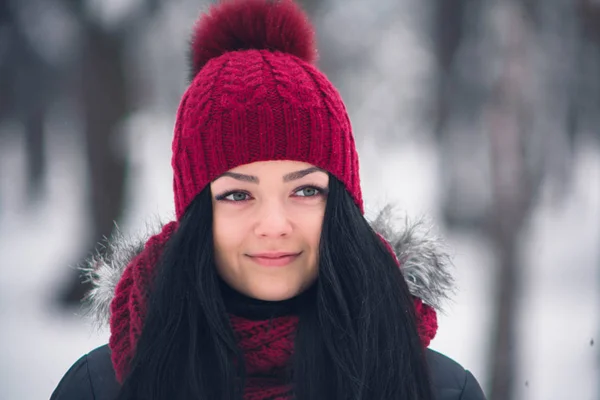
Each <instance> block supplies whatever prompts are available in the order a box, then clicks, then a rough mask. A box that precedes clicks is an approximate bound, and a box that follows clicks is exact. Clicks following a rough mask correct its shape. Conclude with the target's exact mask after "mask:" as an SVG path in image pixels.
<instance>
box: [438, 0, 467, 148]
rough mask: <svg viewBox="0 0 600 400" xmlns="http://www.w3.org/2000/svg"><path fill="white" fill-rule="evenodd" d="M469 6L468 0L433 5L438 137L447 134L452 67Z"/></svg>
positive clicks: (445, 0)
mask: <svg viewBox="0 0 600 400" xmlns="http://www.w3.org/2000/svg"><path fill="white" fill-rule="evenodd" d="M465 7H466V1H465V0H435V1H434V5H433V9H434V13H433V14H434V17H433V24H434V27H433V29H434V34H433V36H434V43H435V54H436V56H437V64H438V76H437V82H436V87H435V91H436V93H435V100H436V107H435V111H436V114H435V127H434V133H435V134H436V135H437V136H438V139H439V138H440V136H442V135H443V133H444V130H445V128H446V123H447V120H448V115H449V112H450V111H449V107H450V103H451V101H452V100H451V99H452V91H451V86H452V83H453V77H452V72H451V68H452V65H453V63H454V61H455V58H456V57H455V56H456V53H457V51H458V49H459V47H460V44H461V42H462V40H463V35H464V24H463V18H464V16H465Z"/></svg>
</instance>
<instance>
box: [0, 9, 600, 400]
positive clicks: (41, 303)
mask: <svg viewBox="0 0 600 400" xmlns="http://www.w3.org/2000/svg"><path fill="white" fill-rule="evenodd" d="M117 3H118V2H115V1H111V2H94V4H96V5H98V6H100V5H101V4H117ZM375 3H377V6H378V7H382V10H383V11H382V10H379V11H377V10H376V9H375V8H373V7H374V6H373V5H372V4H370V3H366V2H363V1H362V0H344V1H332V2H331V3H330V5H331V7H330V9H329V11H327V14H324V15H323V16H322V19H323V20H324V21H326V22H327V23H322V25H323V27H322V30H321V32H324V33H325V34H326V35H330V36H331V37H332V39H330V40H329V48H335V49H336V51H339V52H343V51H350V50H352V49H354V51H356V52H358V53H359V54H361V55H362V54H363V53H362V52H363V50H365V51H366V50H369V52H368V53H365V54H367V56H365V57H362V56H361V57H360V58H361V61H362V62H365V60H366V59H370V60H371V61H372V63H371V64H369V65H366V63H365V65H363V66H362V67H364V68H365V69H367V70H366V71H362V70H361V71H360V73H358V72H357V71H356V70H354V69H352V68H348V71H342V73H341V78H339V76H338V79H341V80H343V81H346V83H348V82H351V83H352V84H351V85H348V84H347V85H346V86H345V92H344V93H343V94H344V95H345V96H347V97H348V99H349V100H350V101H349V109H350V111H351V115H352V116H353V124H354V128H355V131H357V132H362V133H363V135H362V137H363V138H364V137H365V136H367V135H368V134H373V133H374V132H375V133H376V132H380V133H381V132H390V133H392V134H393V135H394V136H396V137H401V138H403V139H404V142H403V143H402V145H401V146H400V145H399V146H398V148H394V149H389V150H388V151H387V153H385V154H383V155H382V154H381V148H382V146H381V144H379V145H376V144H375V143H373V141H369V140H366V139H365V140H364V141H361V142H360V143H359V151H360V153H361V168H362V179H363V191H364V193H365V199H366V202H367V211H368V212H373V211H376V210H377V209H378V208H379V206H381V205H383V204H386V203H388V202H394V203H396V204H397V206H398V209H399V210H400V211H402V212H406V214H407V215H408V216H409V217H412V218H418V217H420V216H421V215H422V214H426V215H428V216H430V217H431V219H432V220H433V222H434V223H435V222H436V221H439V215H438V212H439V199H440V192H439V189H438V188H439V187H440V186H441V185H440V182H439V177H438V173H437V172H438V169H439V164H438V163H439V159H438V156H437V153H436V151H435V149H434V147H433V146H431V144H429V143H427V141H426V140H425V139H423V138H420V140H419V141H418V142H415V141H411V138H412V137H414V136H416V135H415V132H420V131H422V130H424V128H423V123H424V122H423V120H422V118H423V113H422V112H421V110H422V108H423V107H424V106H426V104H424V103H423V99H424V97H423V96H424V91H425V88H426V85H427V82H428V81H429V80H430V78H431V74H430V72H431V68H432V60H431V54H430V51H429V50H428V49H427V46H428V45H427V44H426V42H427V40H426V38H425V36H424V34H423V30H424V28H423V26H424V22H423V19H422V18H424V17H423V15H422V13H421V11H419V10H420V7H417V5H419V6H420V4H421V2H418V0H403V1H393V0H389V1H383V0H381V1H378V2H375ZM165 4H167V3H165ZM168 4H169V6H168V7H165V11H164V12H163V14H164V15H163V16H162V17H161V18H158V19H157V20H156V21H155V22H153V23H152V24H149V26H148V32H146V33H145V35H146V36H147V43H146V44H145V45H143V46H139V48H138V49H137V51H138V52H139V54H134V55H132V58H135V57H139V59H140V60H142V62H141V64H143V68H142V69H141V73H142V74H143V79H144V81H145V82H147V83H148V84H149V85H151V86H152V87H151V88H150V89H148V90H149V93H150V94H149V96H150V97H152V96H153V95H154V96H155V97H156V100H154V101H153V102H151V103H152V104H146V105H145V106H147V107H149V108H152V107H154V109H153V111H147V110H145V111H143V112H140V113H138V114H135V115H133V116H132V117H131V120H129V121H127V122H126V124H125V125H124V127H125V131H126V132H127V134H126V135H124V138H126V143H125V146H127V145H129V147H128V148H129V149H133V148H135V151H131V150H129V151H128V152H129V154H130V155H131V157H132V158H131V159H132V163H133V164H132V168H131V171H130V173H129V175H128V179H129V181H128V190H129V192H128V199H127V205H126V213H125V218H124V221H122V222H121V229H122V230H123V231H124V232H125V233H128V232H135V231H139V230H143V229H144V228H145V226H146V224H147V223H148V222H154V221H155V220H156V219H157V217H159V218H162V219H163V220H166V219H168V218H170V217H171V216H172V214H173V211H172V198H171V196H172V195H171V172H170V168H169V165H170V153H169V150H170V133H171V132H172V125H173V115H171V114H169V115H161V113H160V112H156V111H155V110H156V109H170V108H171V107H172V104H171V103H172V101H173V99H174V98H178V96H179V90H180V89H181V86H182V85H183V84H182V82H180V81H179V80H178V79H179V77H180V76H183V72H182V71H184V70H185V65H183V62H179V61H176V60H182V59H183V54H184V50H185V49H184V48H183V47H184V46H185V43H186V41H185V38H186V37H187V35H188V33H189V32H188V30H187V27H189V26H191V22H192V20H193V17H194V15H195V10H196V9H197V7H198V5H197V1H196V0H185V1H184V2H172V3H168ZM182 4H185V5H182ZM367 4H368V5H367ZM351 5H352V7H351ZM361 7H362V8H361ZM386 7H391V8H394V7H396V8H395V12H397V13H398V14H397V15H401V16H403V18H402V21H401V23H398V24H391V23H390V24H384V25H382V26H379V25H381V24H379V23H378V22H377V21H378V20H377V19H376V18H375V17H377V16H378V15H379V14H377V13H376V12H379V13H381V14H382V15H393V14H392V12H391V11H390V12H388V10H387V8H386ZM391 8H390V9H391ZM115 10H116V11H114V12H121V11H119V10H121V9H115ZM191 10H194V12H190V11H191ZM101 14H102V15H105V13H101ZM109 14H110V13H108V14H106V15H109ZM106 18H109V17H108V16H107V17H106ZM112 18H113V19H114V17H112ZM188 22H189V23H188ZM361 23H362V24H363V25H361ZM349 24H350V25H349ZM340 26H343V27H344V29H339V27H340ZM347 26H352V27H353V29H347V28H346V27H347ZM336 33H337V37H336V36H335V34H336ZM344 40H345V42H340V41H344ZM360 43H362V46H363V47H364V49H363V48H362V47H361V48H358V50H357V47H355V46H358V45H359V44H360ZM325 48H326V47H325ZM349 49H350V50H349ZM390 49H396V50H397V51H391V50H390ZM359 50H360V51H359ZM132 51H133V50H132ZM350 59H351V57H350ZM398 66H402V67H401V68H399V67H398ZM174 70H176V71H175V72H174ZM165 71H169V73H165ZM398 88H402V90H398ZM153 90H154V91H155V92H160V93H161V94H162V96H158V95H156V93H154V94H152V91H153ZM352 100H355V102H352ZM165 103H166V104H167V106H165ZM399 113H402V115H399ZM72 123H73V121H71V120H70V119H69V118H68V117H65V116H64V115H63V116H62V117H61V116H60V113H59V114H58V115H57V116H55V117H54V119H53V120H52V121H51V122H50V128H51V130H50V131H51V133H52V137H51V140H49V145H50V149H49V157H50V159H49V161H50V171H49V181H48V183H47V188H48V192H47V195H46V197H45V198H44V199H42V200H41V201H40V202H39V204H37V205H36V206H34V207H31V208H26V207H25V206H24V199H23V197H22V195H21V194H22V193H23V191H24V190H23V189H24V188H23V185H24V176H23V171H24V170H25V168H24V160H23V151H22V149H23V143H22V142H21V139H20V137H22V135H20V134H19V133H20V132H19V129H18V127H17V126H8V125H6V126H0V130H2V134H0V255H1V260H2V261H1V262H0V354H1V355H2V356H1V357H0V400H30V399H31V400H37V399H48V398H49V397H50V394H51V392H52V390H53V389H54V388H55V387H56V385H57V383H58V381H59V380H60V378H61V377H62V376H63V374H64V373H65V372H66V370H67V369H68V368H69V366H70V365H71V364H72V363H73V362H74V361H75V360H77V358H79V357H80V356H81V355H82V354H84V353H86V352H88V351H89V350H91V349H93V348H94V347H96V346H98V345H101V344H104V343H106V341H107V340H108V332H107V331H106V330H103V331H99V332H98V331H94V329H93V328H92V326H91V324H90V323H89V321H86V320H85V319H84V318H83V317H82V316H81V315H79V314H80V313H79V312H78V311H77V310H72V311H70V312H65V311H61V310H59V309H57V308H56V306H55V304H54V303H53V301H52V298H53V296H55V295H56V291H57V289H58V287H59V285H61V284H63V283H64V279H65V277H66V275H67V273H68V271H67V270H66V267H65V265H66V264H68V263H72V262H75V261H76V260H75V259H74V257H77V251H78V250H80V247H81V246H82V245H83V244H84V243H85V239H86V237H87V235H88V232H87V230H86V226H87V217H86V211H87V210H86V209H85V208H84V204H85V201H84V193H85V185H86V176H85V169H84V163H83V160H82V154H80V153H79V151H80V150H79V148H80V147H79V142H78V141H79V140H81V139H80V138H78V137H77V136H76V135H75V134H74V133H73V132H77V128H78V127H77V126H74V125H72ZM59 132H60V134H59ZM598 182H600V146H599V144H598V143H597V142H585V143H583V142H582V143H580V144H579V150H578V157H577V160H576V166H575V183H574V185H573V187H571V188H569V191H568V196H567V197H566V201H565V202H564V203H563V204H559V205H557V204H555V203H553V202H552V201H551V196H549V195H548V196H543V197H542V199H541V202H540V206H539V207H538V208H537V209H536V210H535V213H534V215H533V218H532V219H531V223H530V225H529V226H528V227H527V229H526V230H525V232H524V233H523V238H522V239H523V243H524V246H523V249H524V254H523V256H522V257H523V265H524V271H522V272H523V285H522V288H523V295H522V297H521V298H520V299H519V300H520V305H521V307H520V310H521V313H520V320H519V322H520V323H519V328H518V339H519V351H520V355H521V360H520V363H519V366H518V371H517V375H518V385H519V390H518V399H519V400H572V399H577V400H597V399H598V398H600V392H599V390H600V382H599V376H600V370H599V365H598V362H599V357H598V356H599V354H600V353H599V351H598V344H597V342H598V340H600V337H599V335H598V333H599V329H600V290H599V289H600V251H599V250H598V247H599V246H598V245H599V244H600V188H599V185H598ZM552 189H553V188H552V182H548V183H547V186H546V188H545V193H552V192H553V190H552ZM441 233H442V234H444V235H446V236H447V240H448V244H449V247H450V249H451V251H452V254H453V255H454V263H455V265H456V279H457V284H458V289H459V290H458V292H457V295H456V297H455V298H454V301H453V302H452V303H450V304H447V306H446V313H445V314H444V315H442V316H441V317H440V330H439V333H438V336H437V338H436V339H435V340H434V341H433V343H432V347H433V348H435V349H437V350H440V351H442V352H443V353H445V354H447V355H449V356H450V357H452V358H454V359H456V360H457V361H458V362H460V363H461V364H463V365H464V366H465V367H467V368H468V369H470V370H472V371H473V373H474V374H475V376H476V377H477V378H478V379H479V380H480V382H481V383H482V385H483V386H484V387H485V386H486V384H487V381H486V380H487V372H488V365H487V362H486V360H487V352H488V349H489V338H490V337H491V334H490V329H491V323H492V320H491V315H492V314H491V307H492V304H491V296H492V295H493V292H494V275H493V272H494V257H493V255H492V253H491V251H490V248H489V246H488V245H487V244H486V243H485V242H484V241H482V240H481V238H480V237H477V236H474V235H468V234H456V233H448V232H443V231H442V232H441Z"/></svg>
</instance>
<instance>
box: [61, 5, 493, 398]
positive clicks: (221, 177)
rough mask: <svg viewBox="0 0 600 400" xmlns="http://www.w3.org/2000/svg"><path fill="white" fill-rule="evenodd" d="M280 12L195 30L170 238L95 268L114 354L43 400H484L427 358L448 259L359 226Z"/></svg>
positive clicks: (328, 88)
mask: <svg viewBox="0 0 600 400" xmlns="http://www.w3.org/2000/svg"><path fill="white" fill-rule="evenodd" d="M313 42H314V33H313V29H312V27H311V25H310V23H309V22H308V20H307V19H306V16H305V15H304V14H303V13H302V11H301V10H300V9H299V8H298V7H297V6H296V5H295V4H294V3H292V2H291V0H283V1H279V2H273V1H268V0H227V1H224V2H222V3H220V4H218V5H216V6H213V8H211V10H210V12H209V13H207V14H206V15H203V16H202V17H201V18H200V20H199V22H198V24H197V25H196V27H195V33H194V37H193V40H192V44H191V46H192V59H193V79H192V81H191V84H190V86H189V87H188V89H187V91H186V93H185V94H184V96H183V98H182V101H181V104H180V107H179V111H178V114H177V120H176V124H175V134H174V139H173V158H172V167H173V172H174V182H173V189H174V196H175V212H176V218H175V220H174V221H172V222H170V223H168V224H166V225H164V226H163V227H162V229H161V231H160V232H158V233H157V234H156V235H154V236H152V237H150V238H149V239H148V240H147V241H146V242H145V244H143V245H142V246H139V245H137V244H135V243H133V244H131V243H125V242H123V241H122V240H121V239H120V238H116V239H115V243H114V244H113V245H114V247H113V248H112V251H111V252H109V253H110V254H109V256H107V258H106V259H96V260H94V261H93V262H92V265H91V266H90V268H89V271H90V273H91V277H92V279H93V280H94V282H95V285H96V287H95V289H94V290H93V292H92V293H91V295H90V298H91V300H92V302H93V303H94V307H95V310H96V311H97V312H98V314H105V315H109V320H110V330H111V336H110V340H109V344H108V345H107V346H103V347H100V348H98V349H96V350H94V351H92V352H91V353H89V354H87V355H85V356H83V357H82V358H81V359H80V360H79V361H77V362H76V363H75V365H73V367H72V368H71V369H70V370H69V371H68V372H67V374H66V375H65V376H64V378H63V379H62V381H61V382H60V384H59V385H58V387H57V388H56V390H55V392H54V394H53V395H52V399H53V400H71V399H82V400H87V399H89V400H92V399H95V400H117V399H118V400H134V399H136V400H159V399H160V400H167V399H169V400H176V399H210V400H213V399H223V400H234V399H238V400H239V399H245V400H251V399H252V400H254V399H257V400H258V399H262V400H266V399H298V400H309V399H310V400H314V399H340V400H341V399H344V400H346V399H357V400H359V399H363V400H390V399H398V400H400V399H403V400H404V399H406V400H409V399H410V400H417V399H418V400H429V399H437V400H451V399H456V400H458V399H462V400H467V399H469V400H480V399H484V396H483V393H482V391H481V389H480V387H479V385H478V384H477V382H476V380H475V379H474V377H473V376H472V375H471V374H470V373H469V372H467V371H465V370H464V369H463V368H462V367H461V366H459V365H458V364H457V363H455V362H454V361H451V360H450V359H449V358H447V357H445V356H443V355H441V354H439V353H436V352H434V351H432V350H429V349H427V346H428V345H429V342H430V340H431V339H432V338H433V337H434V335H435V332H436V329H437V322H436V314H435V310H434V307H436V306H438V305H439V300H440V298H442V297H444V296H445V294H446V292H447V290H448V289H449V285H450V281H451V279H450V277H449V275H448V272H447V271H446V269H445V265H444V257H443V255H440V254H437V253H436V251H435V249H434V248H433V247H432V246H431V243H430V242H428V241H423V240H420V239H418V238H416V237H415V235H414V234H413V233H414V232H413V231H411V230H408V231H405V232H394V231H393V230H392V229H390V228H389V227H388V226H386V224H385V222H386V221H385V217H382V218H379V219H378V220H376V221H375V223H374V225H373V226H372V225H370V224H369V223H368V222H367V221H366V220H365V218H364V216H363V200H362V194H361V189H360V180H359V175H358V157H357V152H356V148H355V144H354V139H353V135H352V130H351V126H350V121H349V118H348V115H347V113H346V109H345V106H344V103H343V102H342V99H341V98H340V95H339V94H338V92H337V91H336V89H335V88H334V87H333V86H332V84H331V83H330V82H329V81H328V80H327V78H326V77H325V76H324V75H323V74H322V73H321V72H320V71H319V70H317V69H316V68H315V67H314V66H313V65H312V62H313V61H314V59H315V48H314V44H313Z"/></svg>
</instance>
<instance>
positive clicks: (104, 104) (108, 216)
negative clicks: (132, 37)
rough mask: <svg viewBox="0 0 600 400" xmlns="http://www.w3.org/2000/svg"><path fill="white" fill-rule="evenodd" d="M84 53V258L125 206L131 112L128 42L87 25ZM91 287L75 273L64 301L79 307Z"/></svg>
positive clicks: (96, 27)
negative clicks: (126, 127)
mask: <svg viewBox="0 0 600 400" xmlns="http://www.w3.org/2000/svg"><path fill="white" fill-rule="evenodd" d="M86 40H87V43H86V44H85V46H84V47H83V50H82V84H81V90H82V93H81V99H82V102H83V112H84V124H85V139H86V147H85V151H86V154H87V161H88V166H89V173H90V179H89V183H90V187H89V196H88V198H89V204H90V208H91V210H90V211H91V215H92V237H91V242H90V245H89V247H88V248H87V249H86V251H85V255H86V256H87V255H88V254H90V253H91V252H92V251H93V250H94V248H95V246H96V245H97V243H99V242H101V241H102V240H103V239H104V238H107V237H110V235H111V233H112V231H113V228H114V224H115V221H118V220H119V219H120V218H121V213H122V211H123V205H124V194H125V193H124V191H125V172H126V168H127V163H126V159H125V154H124V153H125V150H124V149H121V148H119V146H120V143H122V142H123V141H122V140H121V137H122V135H123V133H122V132H120V131H119V129H118V128H119V124H120V123H121V122H122V121H123V119H124V117H125V116H126V114H127V113H128V112H129V111H130V108H131V107H130V104H129V101H128V93H127V84H126V80H125V72H124V70H123V69H124V64H125V63H124V60H123V46H124V38H123V37H122V36H121V35H120V34H115V33H110V32H107V31H105V30H103V29H102V28H100V27H98V26H96V25H93V24H89V25H87V26H86ZM89 289H90V287H89V284H87V283H86V284H84V283H82V282H81V280H80V276H79V274H78V273H77V272H74V273H73V276H72V278H71V281H70V283H69V285H68V287H67V290H66V293H64V295H63V296H62V300H63V301H64V302H65V303H67V304H74V303H78V302H79V301H80V300H81V299H82V298H83V296H84V294H85V293H86V292H87V291H88V290H89Z"/></svg>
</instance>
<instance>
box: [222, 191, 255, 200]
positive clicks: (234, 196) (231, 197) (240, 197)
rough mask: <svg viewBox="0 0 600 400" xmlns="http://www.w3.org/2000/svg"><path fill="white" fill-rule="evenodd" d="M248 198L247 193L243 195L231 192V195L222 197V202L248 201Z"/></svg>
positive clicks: (242, 193)
mask: <svg viewBox="0 0 600 400" xmlns="http://www.w3.org/2000/svg"><path fill="white" fill-rule="evenodd" d="M249 198H250V196H249V195H248V193H244V192H233V193H229V194H226V195H225V196H223V197H222V199H223V200H227V201H245V200H248V199H249Z"/></svg>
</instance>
